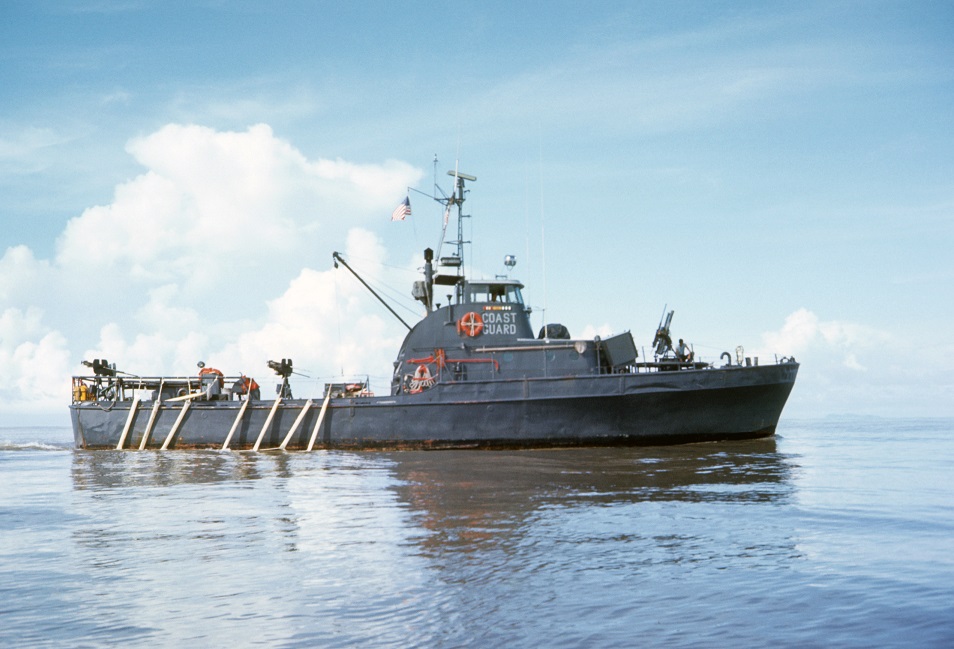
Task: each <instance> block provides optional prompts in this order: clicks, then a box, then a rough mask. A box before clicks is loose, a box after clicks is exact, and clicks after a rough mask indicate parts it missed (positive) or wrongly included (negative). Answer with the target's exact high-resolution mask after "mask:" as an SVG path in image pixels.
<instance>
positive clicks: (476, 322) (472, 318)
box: [457, 311, 484, 338]
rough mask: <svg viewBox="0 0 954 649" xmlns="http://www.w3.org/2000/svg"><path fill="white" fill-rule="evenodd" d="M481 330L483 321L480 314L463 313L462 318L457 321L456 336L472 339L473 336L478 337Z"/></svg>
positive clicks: (472, 312) (473, 312) (474, 312)
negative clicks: (460, 335)
mask: <svg viewBox="0 0 954 649" xmlns="http://www.w3.org/2000/svg"><path fill="white" fill-rule="evenodd" d="M483 330H484V319H483V318H482V317H480V314H479V313H477V312H476V311H471V312H470V313H465V314H464V316H463V317H462V318H461V319H460V320H458V321H457V333H458V334H463V335H465V336H468V337H470V338H473V337H474V336H479V335H480V333H481V332H482V331H483Z"/></svg>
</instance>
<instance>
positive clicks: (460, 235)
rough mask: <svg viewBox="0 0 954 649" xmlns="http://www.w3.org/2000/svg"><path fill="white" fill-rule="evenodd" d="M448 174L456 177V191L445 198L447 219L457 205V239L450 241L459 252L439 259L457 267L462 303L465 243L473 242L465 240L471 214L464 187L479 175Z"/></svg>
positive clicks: (457, 283) (444, 263)
mask: <svg viewBox="0 0 954 649" xmlns="http://www.w3.org/2000/svg"><path fill="white" fill-rule="evenodd" d="M447 175H448V176H453V177H454V191H453V192H451V195H450V197H449V198H447V199H445V200H446V204H447V211H446V212H445V217H444V218H445V221H446V219H447V218H448V216H449V215H450V209H451V207H453V206H454V205H456V206H457V240H456V241H448V243H450V244H453V245H456V246H457V252H456V253H455V254H454V255H452V256H450V257H441V258H440V259H439V260H438V261H439V262H440V265H441V266H444V267H447V268H456V269H457V273H456V275H457V278H458V280H457V282H456V289H455V293H456V297H457V303H458V304H460V303H461V302H463V299H464V281H463V280H464V244H465V243H471V242H470V241H465V240H464V218H465V217H467V216H469V215H466V214H464V201H465V200H466V198H465V195H466V190H465V189H464V181H469V182H474V181H475V180H477V176H471V175H470V174H465V173H463V172H461V171H458V170H457V169H454V170H453V171H448V172H447ZM446 227H447V226H446V223H445V228H446Z"/></svg>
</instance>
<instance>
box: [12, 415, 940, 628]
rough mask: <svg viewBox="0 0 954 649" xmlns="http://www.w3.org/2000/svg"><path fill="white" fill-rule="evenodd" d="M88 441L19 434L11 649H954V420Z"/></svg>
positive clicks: (43, 431) (61, 432)
mask: <svg viewBox="0 0 954 649" xmlns="http://www.w3.org/2000/svg"><path fill="white" fill-rule="evenodd" d="M70 443H71V438H70V433H69V430H68V429H60V428H20V429H15V428H0V646H4V647H6V646H12V647H17V646H23V647H105V646H114V645H117V646H125V647H209V646H222V647H225V646H229V647H256V646H261V647H314V646H318V647H352V646H362V647H364V646H376V647H490V646H496V647H633V646H660V647H665V646H673V647H681V646H792V647H813V646H814V647H830V646H840V647H873V646H877V647H887V646H919V647H924V646H928V647H951V646H954V479H952V469H954V420H923V419H922V420H882V419H837V420H836V419H828V420H818V421H798V420H796V421H789V420H783V422H782V425H781V426H780V428H779V434H778V436H777V437H776V438H775V439H770V440H760V441H752V442H733V443H724V444H723V443H720V444H695V445H689V446H679V447H668V448H635V449H582V450H579V449H576V450H559V451H514V452H509V451H507V452H482V451H467V452H456V451H438V452H397V453H344V452H316V453H311V454H306V453H289V454H277V453H259V454H253V453H230V452H215V451H209V452H188V451H171V452H165V453H162V452H155V451H145V452H138V451H120V452H110V451H97V452H86V451H74V450H72V449H71V448H70Z"/></svg>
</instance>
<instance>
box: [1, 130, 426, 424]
mask: <svg viewBox="0 0 954 649" xmlns="http://www.w3.org/2000/svg"><path fill="white" fill-rule="evenodd" d="M127 150H128V151H129V152H130V153H131V154H132V155H133V156H134V157H135V158H136V160H137V161H138V162H139V163H140V164H142V165H143V166H144V167H145V170H144V172H143V173H142V174H141V175H139V176H137V177H135V178H132V179H130V180H128V181H126V182H123V183H121V184H119V185H118V186H117V187H116V190H115V194H114V198H113V200H112V202H110V203H109V204H107V205H99V206H94V207H90V208H88V209H86V210H85V211H83V212H82V214H80V216H78V217H75V218H73V219H71V220H70V221H69V222H68V223H67V224H66V226H65V228H64V230H63V232H62V233H61V235H60V236H59V238H58V241H57V248H56V255H55V257H54V259H53V260H51V261H48V260H38V259H36V258H35V256H34V254H33V252H32V251H31V250H30V249H29V248H28V247H26V246H15V247H12V248H9V249H8V250H7V251H6V252H5V254H4V255H3V257H2V258H0V299H3V300H4V302H5V303H6V304H7V305H9V306H8V308H7V310H6V311H5V312H4V314H3V318H2V320H0V335H2V337H0V360H2V361H3V362H4V364H5V367H12V368H13V370H12V378H11V380H10V381H8V382H7V384H6V387H4V388H2V389H0V412H3V411H5V410H11V409H12V408H14V407H16V408H20V407H21V406H22V407H27V408H29V407H30V404H31V403H32V404H33V406H34V407H36V408H50V407H55V408H58V409H60V408H61V409H62V411H63V412H64V413H65V405H66V396H65V395H66V394H67V391H68V386H69V375H70V368H71V367H72V368H73V370H74V371H78V370H79V369H80V367H81V366H80V364H79V361H80V360H82V359H84V358H85V359H92V358H107V359H108V360H110V361H111V362H115V363H116V364H117V365H118V367H119V368H120V369H123V370H126V371H129V372H132V373H136V374H147V373H156V374H159V373H167V372H169V373H177V374H186V373H191V372H193V371H194V368H195V363H196V361H198V360H205V361H207V362H215V363H219V364H221V365H223V367H222V369H223V370H226V371H228V372H230V373H231V372H233V371H234V372H239V371H256V372H258V373H260V372H261V371H264V369H263V368H264V366H265V361H266V360H268V359H269V358H281V357H283V356H285V357H287V356H291V355H296V356H298V358H296V359H295V360H296V364H298V365H299V366H300V367H306V366H308V365H310V366H312V367H314V368H317V369H318V371H320V372H322V373H328V372H331V371H332V368H339V369H340V368H342V367H343V368H345V370H346V371H349V372H355V371H358V370H359V366H360V369H368V366H367V365H365V363H372V364H373V366H374V367H381V365H382V363H381V361H382V355H383V351H384V349H385V348H387V354H388V356H391V355H393V354H394V353H395V351H396V349H397V346H398V344H399V343H400V337H401V329H402V328H398V329H395V328H393V327H391V326H390V325H389V324H387V323H386V322H385V320H384V319H383V318H382V317H381V315H380V313H379V312H378V311H376V310H375V307H374V303H373V302H372V301H371V300H366V299H358V297H357V290H356V289H355V288H354V286H353V284H356V283H354V282H351V281H350V280H348V279H345V280H344V281H342V279H341V278H340V277H335V276H334V275H333V273H332V271H321V272H319V271H315V270H311V269H308V268H305V270H302V267H303V266H307V264H308V263H309V261H312V260H314V258H315V257H316V254H317V253H320V254H321V258H322V259H323V260H324V259H327V257H326V256H325V255H326V253H330V252H331V250H333V249H334V248H340V243H337V244H336V243H335V242H341V241H343V240H345V238H347V239H348V245H347V249H348V250H353V251H354V255H355V256H356V257H361V258H367V259H378V260H383V259H384V252H383V250H382V249H381V246H380V243H379V242H378V240H377V238H376V236H375V235H374V234H372V233H371V232H368V231H364V230H361V229H360V228H359V229H357V230H356V229H355V227H356V226H360V225H362V224H363V223H366V222H369V220H370V219H372V218H378V219H380V220H381V222H386V217H387V215H388V214H390V211H391V209H392V208H393V207H394V204H395V202H396V200H398V199H399V197H401V196H403V195H404V193H405V191H406V188H407V187H408V186H410V185H413V184H415V183H416V182H417V181H418V179H419V178H420V176H421V172H420V171H419V170H417V169H415V168H413V167H411V166H410V165H407V164H405V163H402V162H396V161H387V162H384V163H382V164H354V163H350V162H346V161H343V160H330V159H316V160H312V159H309V158H307V157H306V156H305V155H303V154H302V153H301V152H300V151H298V150H297V149H295V148H294V147H293V146H291V145H290V144H289V143H288V142H286V141H284V140H281V139H280V138H277V137H275V135H274V133H273V132H272V130H271V129H270V128H269V127H268V126H266V125H261V124H260V125H256V126H253V127H251V128H249V129H247V130H246V131H242V132H220V131H216V130H214V129H210V128H205V127H202V126H183V125H175V124H173V125H168V126H166V127H164V128H162V129H160V130H159V131H157V132H155V133H152V134H150V135H148V136H145V137H142V138H138V139H136V140H133V141H131V142H130V143H129V145H128V147H127ZM349 232H350V233H351V234H349ZM368 272H370V273H371V274H374V273H376V272H378V271H377V270H375V269H373V268H372V269H368ZM336 282H337V285H338V288H339V290H338V292H337V293H336V290H335V286H336ZM339 300H340V301H339ZM40 304H42V305H43V308H42V309H40V308H38V307H37V305H40ZM339 318H340V323H341V327H342V331H344V332H345V333H344V335H343V336H341V337H339V336H338V335H337V333H336V332H337V330H338V325H339ZM395 335H397V337H396V338H395ZM369 341H372V342H369ZM395 341H396V342H395ZM390 361H391V359H390V358H387V360H386V361H384V364H383V365H384V370H385V371H386V370H388V369H389V368H390ZM256 368H259V369H256ZM51 395H56V396H55V398H53V397H51ZM51 399H52V401H51ZM54 402H55V403H54Z"/></svg>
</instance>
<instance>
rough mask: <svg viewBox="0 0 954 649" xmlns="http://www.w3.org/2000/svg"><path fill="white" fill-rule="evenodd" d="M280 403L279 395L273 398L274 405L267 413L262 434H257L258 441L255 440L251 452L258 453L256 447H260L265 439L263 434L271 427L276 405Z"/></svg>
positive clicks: (276, 408)
mask: <svg viewBox="0 0 954 649" xmlns="http://www.w3.org/2000/svg"><path fill="white" fill-rule="evenodd" d="M281 402H282V397H281V395H278V396H277V397H275V405H273V406H272V409H271V411H270V412H269V413H268V419H266V420H265V425H264V426H262V432H261V433H259V434H258V439H257V440H255V446H253V447H252V450H253V451H258V447H259V446H261V445H262V440H263V439H265V433H266V432H268V427H269V426H271V425H272V418H273V417H274V416H275V411H276V410H278V405H279V404H280V403H281Z"/></svg>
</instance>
